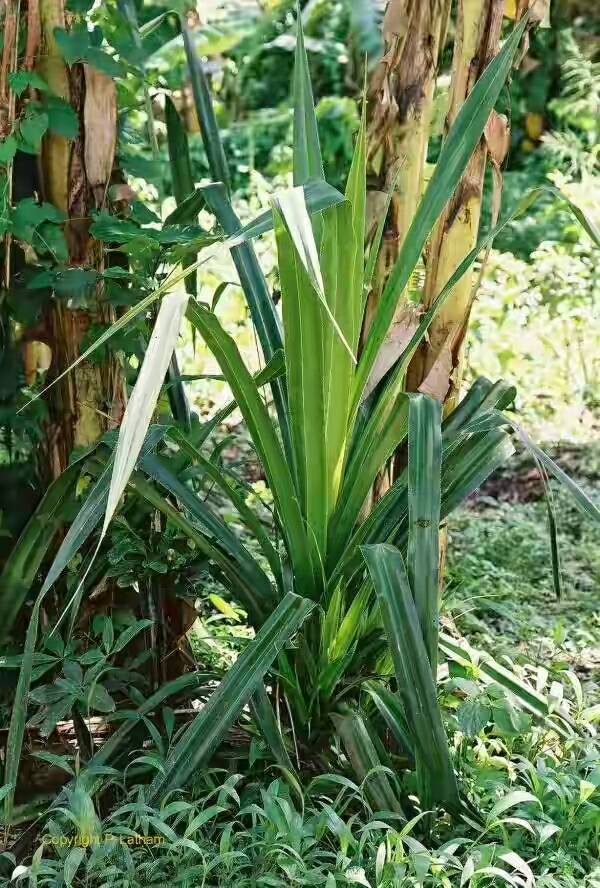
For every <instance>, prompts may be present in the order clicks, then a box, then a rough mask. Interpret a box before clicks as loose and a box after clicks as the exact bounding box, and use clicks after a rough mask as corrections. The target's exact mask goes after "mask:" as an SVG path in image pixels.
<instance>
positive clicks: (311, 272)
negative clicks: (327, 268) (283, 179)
mask: <svg viewBox="0 0 600 888" xmlns="http://www.w3.org/2000/svg"><path fill="white" fill-rule="evenodd" d="M273 203H274V205H275V206H276V208H277V209H278V210H279V212H280V213H281V217H282V219H283V221H284V223H285V227H286V228H287V231H288V234H289V236H290V237H291V239H292V241H293V242H294V246H295V248H296V250H297V252H298V255H299V257H300V260H301V262H302V264H303V265H304V268H305V269H306V273H307V274H308V276H309V278H310V280H311V283H312V285H313V287H314V288H315V290H316V291H317V293H318V294H319V296H321V297H323V298H325V288H324V286H323V276H322V274H321V266H320V265H319V253H318V251H317V245H316V243H315V235H314V232H313V228H312V225H311V222H310V216H309V215H308V210H307V209H306V201H305V200H304V189H303V188H302V187H301V186H298V187H297V188H286V189H285V190H284V191H279V192H278V193H277V194H276V195H275V196H274V197H273Z"/></svg>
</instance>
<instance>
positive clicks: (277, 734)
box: [250, 681, 294, 771]
mask: <svg viewBox="0 0 600 888" xmlns="http://www.w3.org/2000/svg"><path fill="white" fill-rule="evenodd" d="M250 711H251V713H252V717H253V718H254V720H255V722H256V724H257V725H258V727H259V729H260V732H261V734H262V735H263V739H264V741H265V743H266V744H267V746H268V747H269V749H270V751H271V755H272V756H273V758H274V759H275V761H276V762H277V764H278V765H280V766H281V767H282V768H288V769H289V770H290V771H293V770H294V766H293V765H292V762H291V760H290V757H289V754H288V751H287V749H286V746H285V742H284V739H283V736H282V733H281V727H280V725H279V722H278V721H277V718H276V716H275V713H274V711H273V706H272V705H271V701H270V700H269V695H268V694H267V692H266V690H265V686H264V684H263V683H262V681H261V682H259V684H258V687H257V688H256V690H255V692H254V694H253V695H252V697H251V698H250Z"/></svg>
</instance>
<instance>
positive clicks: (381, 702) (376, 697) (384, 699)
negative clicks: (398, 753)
mask: <svg viewBox="0 0 600 888" xmlns="http://www.w3.org/2000/svg"><path fill="white" fill-rule="evenodd" d="M364 688H365V691H366V692H367V693H368V694H369V696H370V697H371V699H372V700H373V703H374V704H375V706H376V707H377V709H378V711H379V714H380V715H381V716H382V718H383V720H384V721H385V723H386V724H387V726H388V728H389V729H390V731H391V732H392V734H393V736H394V739H395V740H396V743H397V744H398V746H399V747H400V749H401V750H403V751H404V752H407V753H409V754H410V755H413V739H412V737H411V735H410V730H409V727H408V723H407V721H406V716H405V714H404V710H403V709H402V703H401V701H400V698H399V697H398V694H394V693H392V691H390V689H389V688H388V687H386V686H385V685H384V684H383V682H380V681H368V682H366V683H365V686H364Z"/></svg>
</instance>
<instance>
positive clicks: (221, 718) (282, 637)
mask: <svg viewBox="0 0 600 888" xmlns="http://www.w3.org/2000/svg"><path fill="white" fill-rule="evenodd" d="M312 607H313V604H312V602H310V601H308V600H307V599H305V598H300V597H299V596H297V595H294V594H293V593H291V592H289V593H288V594H287V595H286V596H285V598H284V599H283V600H282V601H281V603H280V604H279V605H278V606H277V608H276V610H275V611H274V612H273V613H272V615H271V616H270V617H269V619H268V620H267V622H266V623H265V624H264V626H263V627H262V628H261V629H260V631H259V632H258V633H257V635H256V637H255V638H254V639H253V640H252V641H251V642H250V643H249V645H248V647H247V648H246V649H245V650H244V651H243V652H242V653H241V654H240V656H239V657H238V659H237V660H236V662H235V664H234V665H233V666H232V667H231V669H230V670H229V672H228V673H227V675H226V676H225V678H224V679H223V680H222V681H221V683H220V685H219V686H218V688H217V689H216V690H215V691H214V692H213V693H212V694H211V696H210V697H209V699H208V700H207V702H206V704H205V705H204V707H203V709H202V710H201V711H200V713H199V714H198V715H197V716H196V717H195V719H194V721H193V722H192V723H191V724H190V725H189V726H188V727H187V728H186V730H185V731H184V732H183V734H182V736H181V738H180V740H179V742H178V743H177V744H176V745H175V747H174V748H173V750H172V751H171V753H170V754H169V756H168V758H167V761H166V763H165V774H164V775H162V774H159V775H158V776H157V777H156V778H155V779H154V781H153V783H152V785H151V787H150V792H149V802H150V804H153V803H156V802H158V801H160V800H161V799H163V798H164V797H165V795H166V794H167V793H168V792H170V791H171V790H172V789H176V788H179V787H183V786H185V784H186V783H187V782H188V780H189V779H190V778H191V777H192V775H193V774H194V772H195V771H196V770H197V769H198V768H201V767H204V766H206V765H207V763H208V761H209V760H210V756H211V755H212V753H213V752H214V751H215V749H216V748H217V746H218V744H219V743H220V742H221V740H222V739H223V737H224V736H225V733H226V732H227V730H228V729H229V728H230V727H231V725H232V724H233V722H234V721H235V719H236V718H237V717H238V716H239V714H240V712H241V711H242V709H243V707H244V706H245V705H246V704H247V703H248V701H249V700H250V698H251V696H252V694H253V693H254V692H255V691H256V688H257V685H258V683H259V682H260V681H262V679H263V677H264V675H265V673H266V672H267V671H268V669H269V668H270V666H271V664H272V663H273V661H274V660H275V658H276V657H277V654H278V653H279V651H280V650H281V649H282V648H283V647H284V645H285V644H286V643H287V642H288V641H289V639H290V638H291V636H292V635H293V634H294V633H295V632H296V631H297V630H298V629H299V628H300V626H301V625H302V623H303V622H304V620H305V619H306V617H307V616H308V614H309V613H310V611H311V609H312Z"/></svg>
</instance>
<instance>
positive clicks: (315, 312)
mask: <svg viewBox="0 0 600 888" xmlns="http://www.w3.org/2000/svg"><path fill="white" fill-rule="evenodd" d="M280 218H281V217H279V214H276V219H277V220H278V221H277V222H276V225H275V238H276V242H277V257H278V264H279V279H280V284H281V295H282V315H283V324H284V328H285V341H286V349H285V357H286V369H287V386H288V402H289V416H290V431H291V438H292V443H293V449H294V457H295V466H296V472H297V478H298V489H299V494H300V504H301V508H302V514H303V516H304V518H305V520H306V523H307V525H308V528H309V532H310V533H311V534H313V535H314V540H315V543H316V546H317V548H318V550H319V552H321V553H323V552H324V551H325V546H326V539H327V509H328V504H327V487H328V485H327V466H326V454H325V403H324V391H323V345H322V342H323V329H324V325H325V323H327V322H326V320H325V318H324V317H323V311H322V309H321V305H320V303H319V301H318V300H317V298H316V294H315V291H314V287H313V283H312V282H311V279H310V277H309V273H308V271H307V269H306V267H305V265H304V264H303V262H302V261H301V260H300V257H299V256H298V253H297V251H296V249H295V246H294V242H293V240H292V237H291V235H290V233H289V231H288V229H287V228H286V227H285V225H284V224H283V221H280ZM309 228H310V225H309ZM310 233H311V235H312V229H310ZM321 288H322V284H321Z"/></svg>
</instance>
